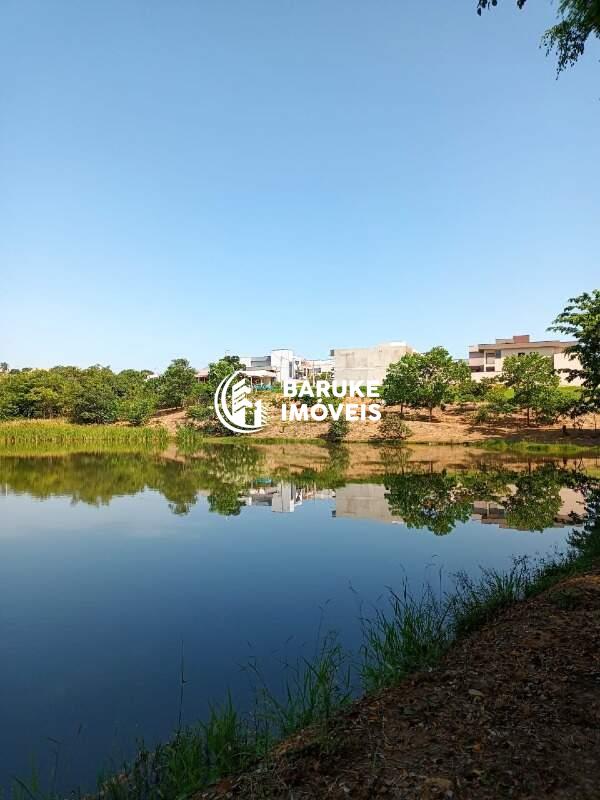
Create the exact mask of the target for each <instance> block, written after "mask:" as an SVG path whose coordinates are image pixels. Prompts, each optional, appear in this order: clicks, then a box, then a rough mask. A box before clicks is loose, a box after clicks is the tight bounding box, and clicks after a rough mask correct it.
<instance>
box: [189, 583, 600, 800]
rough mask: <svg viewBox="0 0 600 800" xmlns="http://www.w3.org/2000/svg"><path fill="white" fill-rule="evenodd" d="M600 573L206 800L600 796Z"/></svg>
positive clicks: (533, 602)
mask: <svg viewBox="0 0 600 800" xmlns="http://www.w3.org/2000/svg"><path fill="white" fill-rule="evenodd" d="M599 756H600V568H597V569H595V570H592V571H591V572H590V573H588V574H586V575H583V576H579V577H576V578H571V579H568V580H566V581H563V582H562V583H560V584H558V585H557V586H555V587H554V588H552V589H550V590H548V591H547V592H545V593H544V594H542V595H540V596H538V597H536V598H533V599H530V600H527V601H525V602H523V603H519V604H517V605H515V606H513V607H511V608H510V609H508V610H507V611H506V612H504V613H503V614H501V615H500V616H499V617H498V618H497V619H496V620H495V621H494V622H492V623H489V624H487V625H486V626H485V627H484V628H482V629H481V630H479V631H478V632H476V633H474V634H473V635H471V636H469V637H468V638H465V639H463V640H461V641H460V642H458V643H456V644H455V645H454V646H453V647H452V648H451V649H450V651H449V652H448V653H447V655H446V657H445V658H444V660H443V662H442V663H441V664H440V666H439V668H437V669H435V670H433V671H431V672H427V673H419V674H416V675H414V676H412V677H411V678H410V679H407V680H405V681H404V682H403V683H401V684H400V685H398V686H397V687H395V688H393V689H389V690H386V691H384V692H382V693H380V694H379V695H376V696H370V697H366V698H364V699H362V700H360V701H358V702H356V703H355V704H354V705H353V706H352V707H351V708H350V709H349V710H348V711H346V712H344V713H343V714H341V715H339V716H338V717H337V718H336V719H335V720H333V722H331V723H330V724H329V726H328V728H327V729H326V730H324V729H319V730H316V729H312V730H311V729H308V730H305V731H303V732H301V733H300V734H299V735H297V736H295V737H294V738H292V739H289V740H287V741H286V742H284V743H282V744H281V745H280V746H279V747H278V748H277V749H276V751H275V753H274V754H273V756H272V758H271V759H270V760H269V762H268V763H266V764H261V765H260V766H259V767H257V768H256V769H254V770H253V771H251V772H249V773H247V774H244V775H242V776H238V777H235V778H228V779H225V780H222V781H221V782H220V783H219V784H218V786H216V787H215V788H213V789H212V790H210V791H204V792H202V793H200V794H199V795H198V796H197V798H196V800H200V798H203V799H204V800H207V799H208V798H210V800H217V799H218V800H224V798H244V800H258V799H259V798H261V799H264V798H270V799H271V800H309V798H310V799H311V800H317V799H318V798H324V799H325V798H327V800H347V799H348V798H350V800H366V799H367V798H390V799H391V798H403V799H406V800H409V799H410V800H416V798H420V799H421V800H433V798H446V800H450V799H456V800H492V798H493V799H494V800H495V799H496V798H513V800H541V799H542V798H548V799H549V800H598V798H600V758H599Z"/></svg>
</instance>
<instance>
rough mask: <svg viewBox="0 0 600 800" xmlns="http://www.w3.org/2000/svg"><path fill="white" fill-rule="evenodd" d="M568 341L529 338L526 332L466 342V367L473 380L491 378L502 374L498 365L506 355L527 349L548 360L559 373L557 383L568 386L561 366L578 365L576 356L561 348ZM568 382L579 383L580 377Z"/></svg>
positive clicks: (526, 351)
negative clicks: (467, 347)
mask: <svg viewBox="0 0 600 800" xmlns="http://www.w3.org/2000/svg"><path fill="white" fill-rule="evenodd" d="M570 344H572V342H561V341H559V340H557V339H548V340H546V339H544V340H541V341H538V342H532V341H531V340H530V338H529V335H521V336H512V337H511V338H510V339H496V341H495V342H494V343H493V344H472V345H469V367H470V368H471V377H472V378H473V380H475V381H480V380H482V379H483V378H494V377H498V376H499V375H501V374H502V365H503V364H504V359H505V358H506V357H507V356H522V355H527V354H528V353H539V354H540V355H541V356H546V357H547V358H549V359H550V360H551V361H552V366H553V367H554V369H555V370H556V371H557V372H558V374H559V376H560V383H561V386H568V385H569V381H567V374H566V373H565V372H561V371H560V370H563V369H581V364H580V363H579V359H576V358H570V357H569V356H568V355H567V354H566V353H565V349H566V348H567V347H568V346H569V345H570ZM570 385H571V386H580V385H581V380H580V379H579V378H576V379H575V380H574V381H573V382H572V383H571V384H570Z"/></svg>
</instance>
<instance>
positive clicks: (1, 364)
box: [0, 361, 8, 373]
mask: <svg viewBox="0 0 600 800" xmlns="http://www.w3.org/2000/svg"><path fill="white" fill-rule="evenodd" d="M0 372H3V373H5V372H8V363H7V362H6V361H0Z"/></svg>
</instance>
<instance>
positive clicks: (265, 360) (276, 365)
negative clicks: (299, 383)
mask: <svg viewBox="0 0 600 800" xmlns="http://www.w3.org/2000/svg"><path fill="white" fill-rule="evenodd" d="M240 361H241V362H242V364H243V365H244V367H245V371H246V374H249V373H250V372H252V371H255V370H260V371H262V372H264V373H268V374H269V375H270V376H272V378H273V380H272V381H271V383H275V382H277V383H281V381H282V380H283V379H284V378H295V377H296V375H297V370H298V366H299V363H300V359H299V358H298V357H296V356H294V351H293V350H288V349H285V348H282V349H276V350H271V352H270V353H269V354H268V355H265V356H240Z"/></svg>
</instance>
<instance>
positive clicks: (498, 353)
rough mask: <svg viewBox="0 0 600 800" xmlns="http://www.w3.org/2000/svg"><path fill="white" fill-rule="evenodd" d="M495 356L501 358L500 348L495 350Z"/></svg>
mask: <svg viewBox="0 0 600 800" xmlns="http://www.w3.org/2000/svg"><path fill="white" fill-rule="evenodd" d="M496 358H502V350H496Z"/></svg>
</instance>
